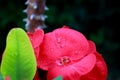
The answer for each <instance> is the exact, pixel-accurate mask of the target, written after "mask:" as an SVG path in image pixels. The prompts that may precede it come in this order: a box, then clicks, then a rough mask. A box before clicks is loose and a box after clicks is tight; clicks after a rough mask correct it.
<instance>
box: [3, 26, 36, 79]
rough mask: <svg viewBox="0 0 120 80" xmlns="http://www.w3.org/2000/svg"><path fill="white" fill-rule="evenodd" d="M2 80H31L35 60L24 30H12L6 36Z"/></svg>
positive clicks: (34, 68)
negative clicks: (4, 79) (8, 78)
mask: <svg viewBox="0 0 120 80" xmlns="http://www.w3.org/2000/svg"><path fill="white" fill-rule="evenodd" d="M1 73H2V75H3V78H5V77H6V76H10V78H11V80H33V78H34V75H35V73H36V59H35V55H34V51H33V48H32V45H31V43H30V40H29V38H28V36H27V34H26V32H25V31H24V30H22V29H21V28H14V29H12V30H10V32H9V33H8V36H7V42H6V49H5V51H4V54H3V58H2V63H1Z"/></svg>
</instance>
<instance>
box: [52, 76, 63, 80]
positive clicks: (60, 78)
mask: <svg viewBox="0 0 120 80" xmlns="http://www.w3.org/2000/svg"><path fill="white" fill-rule="evenodd" d="M54 80H62V76H58V77H57V78H55V79H54Z"/></svg>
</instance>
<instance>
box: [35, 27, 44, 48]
mask: <svg viewBox="0 0 120 80" xmlns="http://www.w3.org/2000/svg"><path fill="white" fill-rule="evenodd" d="M43 37H44V32H43V30H41V29H39V30H36V31H35V32H34V35H33V47H34V48H36V47H38V46H40V44H41V43H42V41H43Z"/></svg>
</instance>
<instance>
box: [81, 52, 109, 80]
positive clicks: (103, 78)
mask: <svg viewBox="0 0 120 80" xmlns="http://www.w3.org/2000/svg"><path fill="white" fill-rule="evenodd" d="M95 55H96V58H97V61H96V64H95V67H94V68H93V70H92V71H90V72H89V73H88V74H86V75H84V76H82V77H81V79H80V80H107V75H108V70H107V66H106V63H105V61H104V59H103V57H102V56H101V55H100V54H99V53H97V52H96V53H95Z"/></svg>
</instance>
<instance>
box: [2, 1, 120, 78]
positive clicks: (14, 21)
mask: <svg viewBox="0 0 120 80" xmlns="http://www.w3.org/2000/svg"><path fill="white" fill-rule="evenodd" d="M25 1H26V0H10V1H0V51H1V54H2V52H3V51H4V47H5V39H6V35H7V33H8V31H9V30H10V29H11V28H13V27H21V28H25V27H24V25H25V23H24V22H22V19H23V18H24V17H26V15H25V14H24V13H22V10H23V9H25V8H26V5H24V2H25ZM46 4H47V6H48V7H49V11H46V12H45V14H46V15H47V16H48V18H47V19H46V22H45V23H46V25H47V26H48V27H47V28H46V29H44V30H45V32H49V31H52V30H54V29H56V28H59V27H61V26H63V25H67V26H69V27H70V28H72V29H75V30H78V31H80V32H82V33H83V34H84V35H85V36H86V37H87V39H90V40H93V41H94V42H95V44H96V46H97V51H98V52H100V53H101V55H103V57H104V59H105V61H106V63H107V65H108V70H109V75H108V80H120V63H119V61H120V56H119V50H120V39H119V34H120V33H119V32H120V29H119V26H120V23H119V22H120V5H119V0H73V1H69V0H57V1H56V0H46Z"/></svg>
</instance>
